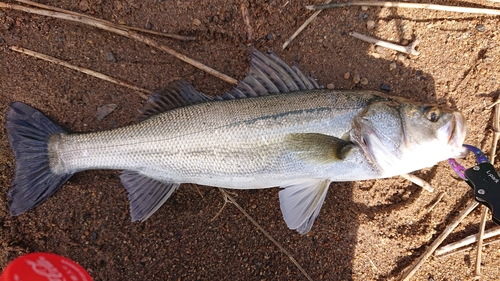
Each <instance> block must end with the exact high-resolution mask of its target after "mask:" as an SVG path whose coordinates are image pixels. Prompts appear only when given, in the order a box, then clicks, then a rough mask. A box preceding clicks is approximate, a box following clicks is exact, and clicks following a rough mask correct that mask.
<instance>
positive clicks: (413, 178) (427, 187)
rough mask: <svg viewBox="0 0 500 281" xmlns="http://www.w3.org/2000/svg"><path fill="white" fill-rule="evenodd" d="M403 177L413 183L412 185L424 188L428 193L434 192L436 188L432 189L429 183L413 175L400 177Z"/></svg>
mask: <svg viewBox="0 0 500 281" xmlns="http://www.w3.org/2000/svg"><path fill="white" fill-rule="evenodd" d="M400 176H401V177H403V178H405V179H407V180H409V181H411V182H412V183H414V184H416V185H418V186H420V187H422V188H423V189H425V190H427V191H428V192H433V191H434V187H432V186H431V185H430V184H429V183H428V182H426V181H424V180H423V179H421V178H419V177H417V176H415V175H412V174H402V175H400Z"/></svg>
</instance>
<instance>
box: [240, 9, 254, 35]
mask: <svg viewBox="0 0 500 281" xmlns="http://www.w3.org/2000/svg"><path fill="white" fill-rule="evenodd" d="M247 4H248V2H247V3H241V5H240V10H241V15H242V16H243V22H244V23H245V25H246V27H247V42H248V43H251V42H252V39H253V29H252V26H251V25H250V16H249V15H248V9H247Z"/></svg>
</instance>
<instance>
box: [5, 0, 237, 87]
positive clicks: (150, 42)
mask: <svg viewBox="0 0 500 281" xmlns="http://www.w3.org/2000/svg"><path fill="white" fill-rule="evenodd" d="M0 8H7V9H13V10H18V11H23V12H27V13H31V14H37V15H42V16H48V17H53V18H59V19H65V20H69V21H74V22H79V23H83V24H87V25H90V26H94V27H97V28H100V29H103V30H106V31H109V32H113V33H116V34H119V35H122V36H124V37H127V38H132V39H135V40H137V41H140V42H143V43H146V44H148V45H150V46H152V47H155V48H157V49H160V50H162V51H164V52H166V53H168V54H170V55H172V56H174V57H175V58H177V59H180V60H182V61H184V62H185V63H188V64H190V65H192V66H194V67H196V68H198V69H201V70H203V71H205V72H207V73H208V74H210V75H213V76H215V77H217V78H219V79H221V80H223V81H225V82H227V83H229V84H233V85H236V84H238V80H236V79H234V78H231V77H229V76H227V75H225V74H223V73H220V72H218V71H217V70H215V69H213V68H211V67H209V66H206V65H204V64H202V63H200V62H198V61H195V60H193V59H191V58H189V57H187V56H185V55H183V54H181V53H179V52H177V51H175V50H173V49H171V48H169V47H167V46H165V45H161V44H159V43H157V42H155V41H153V40H151V39H149V38H147V37H145V36H142V35H140V34H138V33H136V32H133V31H125V30H122V29H119V28H116V27H113V26H109V25H107V24H104V23H102V22H99V21H95V20H93V19H89V18H87V17H81V16H74V15H68V14H66V13H61V12H55V11H48V10H44V9H37V8H30V7H25V6H21V5H16V4H8V3H5V2H0Z"/></svg>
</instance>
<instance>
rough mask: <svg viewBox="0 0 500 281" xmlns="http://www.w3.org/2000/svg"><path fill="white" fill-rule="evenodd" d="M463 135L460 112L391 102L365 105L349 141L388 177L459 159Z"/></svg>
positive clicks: (399, 100) (397, 101)
mask: <svg viewBox="0 0 500 281" xmlns="http://www.w3.org/2000/svg"><path fill="white" fill-rule="evenodd" d="M465 134H466V126H465V118H464V116H463V115H462V114H461V113H460V112H458V111H454V110H451V109H446V108H441V107H438V106H435V105H425V104H419V103H415V102H412V101H409V100H406V99H399V98H394V99H387V100H384V101H380V102H375V103H373V104H371V105H369V106H368V107H367V108H366V109H365V110H364V111H363V112H362V113H361V114H360V115H359V116H358V117H357V118H356V119H355V123H354V130H353V131H351V138H352V139H354V140H355V142H357V143H358V144H359V145H360V147H361V148H362V150H363V151H364V152H365V154H367V157H368V158H369V159H370V160H371V161H372V162H373V163H374V164H375V165H376V166H377V167H378V168H379V170H381V172H382V174H383V176H384V177H390V176H395V175H399V174H404V173H409V172H412V171H415V170H419V169H423V168H427V167H431V166H434V165H435V164H436V163H438V162H440V161H443V160H446V159H449V158H458V157H463V156H464V155H465V154H466V149H465V148H464V147H463V146H462V145H463V142H464V140H465Z"/></svg>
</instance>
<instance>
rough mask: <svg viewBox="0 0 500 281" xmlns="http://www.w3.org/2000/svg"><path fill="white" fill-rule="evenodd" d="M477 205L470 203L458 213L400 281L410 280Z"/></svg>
mask: <svg viewBox="0 0 500 281" xmlns="http://www.w3.org/2000/svg"><path fill="white" fill-rule="evenodd" d="M478 204H479V203H477V202H476V201H472V202H471V203H469V205H467V207H466V208H465V209H464V210H463V211H462V212H460V214H459V215H458V217H456V218H455V220H453V222H451V224H449V225H448V226H447V227H446V228H445V230H444V231H443V232H442V233H441V234H440V235H439V236H438V238H436V240H434V242H432V244H431V245H430V246H429V247H428V248H427V250H426V251H425V253H424V254H422V255H421V256H420V257H419V258H418V260H417V262H415V263H414V264H413V265H411V266H410V267H408V268H407V269H406V270H405V271H404V273H403V276H402V277H401V279H400V280H402V281H408V280H410V278H411V277H412V276H413V275H414V274H415V272H417V270H418V269H419V268H420V266H422V264H423V263H424V262H425V261H426V260H427V259H428V258H429V257H430V256H431V255H432V253H434V251H435V250H436V249H437V247H439V245H440V244H441V243H442V242H443V241H444V239H446V237H448V235H450V233H451V232H452V231H453V230H454V229H455V227H457V226H458V224H459V223H460V222H461V221H462V220H463V219H464V218H465V217H466V216H467V215H468V214H469V213H470V212H471V211H472V210H474V208H476V207H477V205H478Z"/></svg>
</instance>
